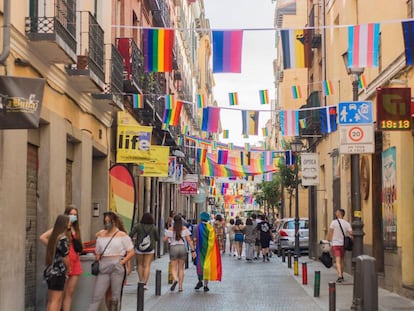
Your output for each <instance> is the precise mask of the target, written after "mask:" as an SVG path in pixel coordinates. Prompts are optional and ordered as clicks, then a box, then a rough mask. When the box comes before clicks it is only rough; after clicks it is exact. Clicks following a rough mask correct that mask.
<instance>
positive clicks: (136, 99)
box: [132, 94, 144, 109]
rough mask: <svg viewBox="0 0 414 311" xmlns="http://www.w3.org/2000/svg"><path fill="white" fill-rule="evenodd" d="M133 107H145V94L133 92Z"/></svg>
mask: <svg viewBox="0 0 414 311" xmlns="http://www.w3.org/2000/svg"><path fill="white" fill-rule="evenodd" d="M132 107H133V108H134V109H141V108H144V95H142V94H132Z"/></svg>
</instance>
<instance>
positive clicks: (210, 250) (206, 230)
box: [193, 212, 222, 292]
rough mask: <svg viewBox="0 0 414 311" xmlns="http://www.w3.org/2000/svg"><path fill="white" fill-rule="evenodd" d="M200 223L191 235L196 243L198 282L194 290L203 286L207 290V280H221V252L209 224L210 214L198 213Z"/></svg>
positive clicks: (212, 228)
mask: <svg viewBox="0 0 414 311" xmlns="http://www.w3.org/2000/svg"><path fill="white" fill-rule="evenodd" d="M200 220H201V223H200V224H199V225H198V226H197V227H196V228H195V231H194V232H195V234H194V235H193V238H194V244H195V245H196V253H197V257H196V259H195V264H196V266H197V275H198V283H197V285H196V287H195V288H194V289H195V290H199V289H200V288H201V287H203V280H204V291H205V292H208V291H209V290H210V289H209V288H208V281H221V275H222V266H221V254H220V247H219V244H218V240H217V237H216V233H215V230H214V227H213V226H212V225H211V224H210V215H209V214H208V213H207V212H202V213H200Z"/></svg>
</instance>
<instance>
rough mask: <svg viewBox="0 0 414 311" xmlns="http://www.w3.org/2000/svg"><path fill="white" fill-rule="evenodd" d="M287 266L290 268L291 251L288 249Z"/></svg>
mask: <svg viewBox="0 0 414 311" xmlns="http://www.w3.org/2000/svg"><path fill="white" fill-rule="evenodd" d="M288 268H289V269H290V268H292V252H291V251H290V250H289V251H288Z"/></svg>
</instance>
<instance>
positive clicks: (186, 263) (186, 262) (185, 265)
mask: <svg viewBox="0 0 414 311" xmlns="http://www.w3.org/2000/svg"><path fill="white" fill-rule="evenodd" d="M184 269H188V253H187V256H185V264H184Z"/></svg>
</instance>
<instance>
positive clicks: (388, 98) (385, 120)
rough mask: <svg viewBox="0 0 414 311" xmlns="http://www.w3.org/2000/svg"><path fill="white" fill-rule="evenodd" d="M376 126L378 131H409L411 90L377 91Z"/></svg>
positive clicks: (383, 89)
mask: <svg viewBox="0 0 414 311" xmlns="http://www.w3.org/2000/svg"><path fill="white" fill-rule="evenodd" d="M377 126H378V129H379V130H384V131H386V130H389V131H392V130H396V131H410V130H411V89H410V88H378V89H377Z"/></svg>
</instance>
